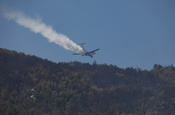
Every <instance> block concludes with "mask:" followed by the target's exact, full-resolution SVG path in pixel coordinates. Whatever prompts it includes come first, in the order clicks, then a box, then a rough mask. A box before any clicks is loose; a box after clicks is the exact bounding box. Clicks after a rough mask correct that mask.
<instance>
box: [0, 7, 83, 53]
mask: <svg viewBox="0 0 175 115" xmlns="http://www.w3.org/2000/svg"><path fill="white" fill-rule="evenodd" d="M0 10H1V14H2V15H3V16H4V17H5V18H7V19H8V20H14V21H15V22H16V23H17V24H19V25H21V26H24V27H25V28H28V29H30V30H31V31H32V32H35V33H40V34H41V35H42V36H44V37H45V38H47V39H48V40H49V42H54V43H55V44H58V45H60V46H61V47H63V48H64V49H66V50H70V51H74V52H76V53H81V52H83V49H82V48H81V47H80V46H79V45H77V44H76V43H74V42H73V41H72V40H70V39H69V38H68V37H67V36H65V35H63V34H60V33H57V32H56V31H55V30H53V28H52V27H51V26H49V25H46V24H45V23H43V22H42V21H41V20H40V19H34V18H30V17H28V16H26V15H25V14H24V13H23V12H22V11H17V10H12V9H9V8H1V9H0Z"/></svg>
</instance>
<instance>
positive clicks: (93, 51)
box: [88, 48, 100, 54]
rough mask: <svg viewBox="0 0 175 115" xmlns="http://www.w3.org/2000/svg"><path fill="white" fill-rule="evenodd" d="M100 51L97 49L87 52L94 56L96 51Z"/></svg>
mask: <svg viewBox="0 0 175 115" xmlns="http://www.w3.org/2000/svg"><path fill="white" fill-rule="evenodd" d="M98 50H100V49H99V48H98V49H95V50H92V51H89V52H88V53H90V54H95V52H96V51H98Z"/></svg>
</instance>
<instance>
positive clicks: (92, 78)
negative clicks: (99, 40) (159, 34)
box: [0, 49, 175, 115]
mask: <svg viewBox="0 0 175 115" xmlns="http://www.w3.org/2000/svg"><path fill="white" fill-rule="evenodd" d="M174 108H175V67H173V66H172V65H171V66H167V67H163V66H161V65H158V64H155V65H154V66H153V69H152V70H149V71H148V70H141V69H139V68H137V69H136V68H132V67H131V68H126V69H121V68H119V67H117V66H115V65H106V64H97V63H96V62H94V63H93V64H89V63H80V62H77V61H75V62H70V63H53V62H50V61H48V60H44V59H41V58H38V57H36V56H30V55H25V54H24V53H17V52H15V51H9V50H6V49H0V114H2V115H24V114H27V115H35V114H37V115H174V113H175V109H174Z"/></svg>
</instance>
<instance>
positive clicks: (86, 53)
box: [73, 43, 100, 58]
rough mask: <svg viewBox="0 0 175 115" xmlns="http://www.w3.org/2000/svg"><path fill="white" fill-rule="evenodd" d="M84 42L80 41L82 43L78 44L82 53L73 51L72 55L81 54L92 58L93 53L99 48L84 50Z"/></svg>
mask: <svg viewBox="0 0 175 115" xmlns="http://www.w3.org/2000/svg"><path fill="white" fill-rule="evenodd" d="M84 44H85V43H82V44H78V45H80V46H81V47H82V48H83V51H84V52H82V53H73V55H82V56H89V57H91V58H93V55H94V54H95V52H96V51H98V50H100V49H99V48H98V49H95V50H92V51H86V50H85V49H84V47H83V45H84Z"/></svg>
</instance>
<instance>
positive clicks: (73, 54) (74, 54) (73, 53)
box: [72, 53, 81, 55]
mask: <svg viewBox="0 0 175 115" xmlns="http://www.w3.org/2000/svg"><path fill="white" fill-rule="evenodd" d="M72 55H81V54H80V53H73V54H72Z"/></svg>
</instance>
